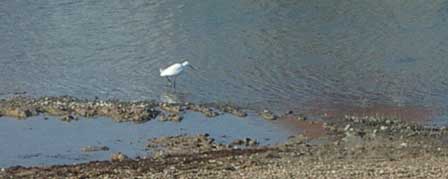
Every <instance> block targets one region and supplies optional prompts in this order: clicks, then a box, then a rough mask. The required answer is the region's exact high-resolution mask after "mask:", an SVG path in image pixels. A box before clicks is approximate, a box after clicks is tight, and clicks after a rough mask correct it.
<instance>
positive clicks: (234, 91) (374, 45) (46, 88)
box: [0, 0, 448, 110]
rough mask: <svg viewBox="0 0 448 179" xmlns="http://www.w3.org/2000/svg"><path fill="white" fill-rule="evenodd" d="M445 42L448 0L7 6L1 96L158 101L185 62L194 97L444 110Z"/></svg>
mask: <svg viewBox="0 0 448 179" xmlns="http://www.w3.org/2000/svg"><path fill="white" fill-rule="evenodd" d="M447 39H448V2H447V1H445V0H429V1H418V0H406V1H402V0H393V1H389V0H378V1H368V0H362V1H348V0H344V1H333V0H278V1H270V0H231V1H204V2H200V3H199V2H197V1H193V0H187V1H182V2H179V1H175V0H162V1H160V0H135V1H125V2H124V1H119V0H98V1H87V0H62V1H61V0H42V1H28V0H6V1H2V2H1V3H0V41H1V42H2V43H1V44H0V85H1V88H0V93H1V94H3V96H7V95H9V94H11V93H16V92H26V93H27V95H31V96H42V95H71V96H77V97H83V98H93V97H95V96H98V97H100V98H104V99H110V98H118V99H132V100H139V99H156V100H159V99H160V98H163V94H164V93H166V91H167V90H168V87H167V82H166V80H165V79H161V78H160V77H159V76H158V73H159V68H160V67H163V66H166V65H168V64H170V63H173V62H179V61H182V59H184V58H185V59H189V61H190V62H191V63H192V64H194V65H195V66H197V67H199V68H200V71H199V72H196V73H195V72H192V71H189V72H187V74H184V75H183V76H181V77H180V78H179V79H178V88H179V89H178V92H179V91H180V93H182V94H183V97H185V98H186V99H185V100H189V101H195V102H230V103H235V104H239V105H245V106H248V107H253V108H261V107H265V106H271V107H272V106H273V108H275V109H274V110H287V109H290V108H293V109H307V108H310V107H312V106H320V107H322V104H327V105H330V107H331V106H339V105H353V106H361V107H363V106H370V105H390V106H421V107H425V108H428V107H429V108H432V107H434V108H436V107H437V108H438V109H440V108H442V109H445V108H446V107H447V106H448V96H447V94H448V93H447V90H448V83H447V81H448V75H447V74H448V73H446V69H447V68H448V60H447V57H448V50H447V49H448V42H447ZM324 106H326V105H324Z"/></svg>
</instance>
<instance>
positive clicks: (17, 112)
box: [3, 107, 37, 119]
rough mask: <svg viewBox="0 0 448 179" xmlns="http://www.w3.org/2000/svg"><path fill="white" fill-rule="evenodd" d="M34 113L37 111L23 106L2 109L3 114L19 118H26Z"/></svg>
mask: <svg viewBox="0 0 448 179" xmlns="http://www.w3.org/2000/svg"><path fill="white" fill-rule="evenodd" d="M36 114H37V112H36V111H35V110H34V109H28V108H25V107H16V108H7V109H4V110H3V115H5V116H9V117H15V118H19V119H23V118H27V117H30V116H33V115H36Z"/></svg>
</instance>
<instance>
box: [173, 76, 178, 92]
mask: <svg viewBox="0 0 448 179" xmlns="http://www.w3.org/2000/svg"><path fill="white" fill-rule="evenodd" d="M176 78H177V76H175V77H174V80H173V86H174V89H176Z"/></svg>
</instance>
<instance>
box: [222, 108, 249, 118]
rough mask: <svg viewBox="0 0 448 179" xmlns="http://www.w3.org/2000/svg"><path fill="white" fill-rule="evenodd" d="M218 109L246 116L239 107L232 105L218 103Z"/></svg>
mask: <svg viewBox="0 0 448 179" xmlns="http://www.w3.org/2000/svg"><path fill="white" fill-rule="evenodd" d="M218 108H219V110H221V111H222V112H225V113H230V114H232V115H235V116H238V117H246V116H247V113H246V112H244V111H242V110H241V109H240V108H239V107H236V106H232V105H219V106H218Z"/></svg>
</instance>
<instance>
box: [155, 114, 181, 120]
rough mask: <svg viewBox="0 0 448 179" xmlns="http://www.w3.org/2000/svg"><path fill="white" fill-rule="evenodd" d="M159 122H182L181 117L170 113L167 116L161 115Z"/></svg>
mask: <svg viewBox="0 0 448 179" xmlns="http://www.w3.org/2000/svg"><path fill="white" fill-rule="evenodd" d="M159 119H160V120H161V121H174V122H180V121H182V119H183V117H182V116H181V115H180V114H178V113H170V114H168V115H166V114H161V115H160V118H159Z"/></svg>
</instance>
